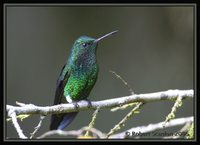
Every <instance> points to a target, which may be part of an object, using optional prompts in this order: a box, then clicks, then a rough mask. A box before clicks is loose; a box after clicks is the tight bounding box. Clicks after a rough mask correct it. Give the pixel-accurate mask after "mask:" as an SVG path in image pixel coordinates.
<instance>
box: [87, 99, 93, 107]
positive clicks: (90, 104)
mask: <svg viewBox="0 0 200 145" xmlns="http://www.w3.org/2000/svg"><path fill="white" fill-rule="evenodd" d="M85 101H86V102H87V103H88V108H90V107H92V102H91V101H90V100H88V99H86V100H85Z"/></svg>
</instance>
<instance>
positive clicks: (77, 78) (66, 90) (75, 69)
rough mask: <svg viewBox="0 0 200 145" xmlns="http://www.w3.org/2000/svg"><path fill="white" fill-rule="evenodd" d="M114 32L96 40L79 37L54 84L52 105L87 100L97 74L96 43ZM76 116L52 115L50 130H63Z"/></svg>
mask: <svg viewBox="0 0 200 145" xmlns="http://www.w3.org/2000/svg"><path fill="white" fill-rule="evenodd" d="M116 32H117V30H116V31H113V32H110V33H108V34H106V35H103V36H102V37H99V38H97V39H95V38H91V37H88V36H81V37H79V38H78V39H77V40H76V41H75V42H74V44H73V46H72V48H71V53H70V55H69V58H68V60H67V62H66V64H65V65H64V66H63V68H62V71H61V72H60V75H59V78H58V79H57V82H56V93H55V98H54V105H57V104H62V103H73V102H78V101H80V100H86V99H87V97H88V96H89V94H90V92H91V90H92V88H93V87H94V85H95V83H96V81H97V76H98V72H99V68H98V64H97V57H96V51H97V46H98V42H99V41H100V40H102V39H104V38H106V37H108V36H110V35H113V34H115V33H116ZM77 114H78V112H70V113H63V114H53V115H52V116H51V123H50V130H57V129H58V130H63V129H64V128H65V127H67V126H68V125H69V124H70V123H71V122H72V121H73V119H74V118H75V117H76V115H77Z"/></svg>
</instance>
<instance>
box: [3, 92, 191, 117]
mask: <svg viewBox="0 0 200 145" xmlns="http://www.w3.org/2000/svg"><path fill="white" fill-rule="evenodd" d="M193 93H194V91H193V90H168V91H163V92H156V93H149V94H138V95H137V94H134V95H130V96H125V97H120V98H114V99H108V100H102V101H92V102H91V103H89V102H88V101H85V100H83V101H79V102H77V104H78V106H79V107H78V108H77V107H76V106H75V105H74V104H73V103H69V104H59V105H54V106H45V107H40V106H36V105H33V104H26V105H23V106H20V107H19V106H11V105H6V110H7V112H9V111H10V110H13V111H14V112H15V113H16V115H20V114H41V115H48V114H59V113H67V112H76V111H82V110H91V109H97V108H112V107H116V106H119V105H124V104H127V103H132V102H144V103H146V102H153V101H161V100H175V99H177V97H178V96H181V97H182V98H183V99H186V98H193Z"/></svg>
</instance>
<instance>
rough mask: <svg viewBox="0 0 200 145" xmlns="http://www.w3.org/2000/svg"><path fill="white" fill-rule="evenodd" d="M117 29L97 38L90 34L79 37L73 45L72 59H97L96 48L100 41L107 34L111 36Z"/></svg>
mask: <svg viewBox="0 0 200 145" xmlns="http://www.w3.org/2000/svg"><path fill="white" fill-rule="evenodd" d="M116 32H117V31H113V32H110V33H108V34H106V35H103V36H102V37H99V38H97V39H95V38H91V37H88V36H81V37H79V38H78V39H77V40H76V41H75V42H74V45H73V47H72V52H71V57H72V61H76V60H83V61H84V60H85V59H96V50H97V46H98V42H99V41H100V40H102V39H104V38H106V37H107V36H110V35H112V34H114V33H116Z"/></svg>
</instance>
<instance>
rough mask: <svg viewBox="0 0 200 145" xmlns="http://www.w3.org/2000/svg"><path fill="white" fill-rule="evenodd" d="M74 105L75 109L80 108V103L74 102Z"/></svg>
mask: <svg viewBox="0 0 200 145" xmlns="http://www.w3.org/2000/svg"><path fill="white" fill-rule="evenodd" d="M72 104H73V105H74V108H75V109H78V108H79V105H78V101H73V102H72Z"/></svg>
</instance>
